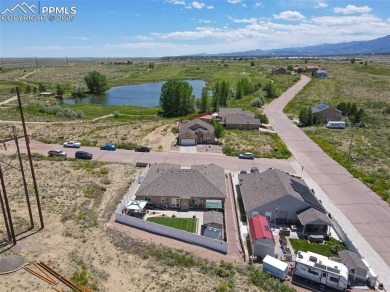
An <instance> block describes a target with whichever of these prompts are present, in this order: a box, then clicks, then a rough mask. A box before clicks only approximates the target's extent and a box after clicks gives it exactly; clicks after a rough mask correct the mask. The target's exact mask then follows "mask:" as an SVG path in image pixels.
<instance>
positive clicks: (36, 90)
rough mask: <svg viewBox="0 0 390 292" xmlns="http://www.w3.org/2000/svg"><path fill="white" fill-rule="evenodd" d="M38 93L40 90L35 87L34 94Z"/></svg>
mask: <svg viewBox="0 0 390 292" xmlns="http://www.w3.org/2000/svg"><path fill="white" fill-rule="evenodd" d="M37 92H38V88H36V87H35V86H34V87H33V93H34V94H36V93H37Z"/></svg>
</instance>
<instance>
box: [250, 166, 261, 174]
mask: <svg viewBox="0 0 390 292" xmlns="http://www.w3.org/2000/svg"><path fill="white" fill-rule="evenodd" d="M251 173H260V171H259V169H258V168H257V167H256V166H253V167H251Z"/></svg>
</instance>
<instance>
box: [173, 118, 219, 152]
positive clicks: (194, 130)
mask: <svg viewBox="0 0 390 292" xmlns="http://www.w3.org/2000/svg"><path fill="white" fill-rule="evenodd" d="M179 128H180V129H179V135H178V137H177V143H178V144H179V145H181V146H195V145H197V144H213V143H215V134H214V127H213V126H212V125H211V124H209V123H207V122H205V121H202V120H201V119H193V120H191V121H186V122H182V123H181V124H180V127H179Z"/></svg>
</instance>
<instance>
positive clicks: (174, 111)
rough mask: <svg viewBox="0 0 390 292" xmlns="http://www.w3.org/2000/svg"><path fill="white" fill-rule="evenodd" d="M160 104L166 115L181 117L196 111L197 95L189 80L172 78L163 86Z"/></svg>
mask: <svg viewBox="0 0 390 292" xmlns="http://www.w3.org/2000/svg"><path fill="white" fill-rule="evenodd" d="M160 106H161V109H162V111H163V116H165V117H180V116H184V115H188V114H190V113H193V112H194V111H195V97H194V96H193V95H192V86H190V85H189V84H188V82H184V81H177V80H170V81H167V82H165V83H164V85H163V86H162V87H161V94H160Z"/></svg>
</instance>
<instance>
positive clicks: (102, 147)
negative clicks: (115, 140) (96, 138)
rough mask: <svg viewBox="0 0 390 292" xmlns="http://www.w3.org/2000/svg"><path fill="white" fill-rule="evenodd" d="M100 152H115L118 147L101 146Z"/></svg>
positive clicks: (112, 145)
mask: <svg viewBox="0 0 390 292" xmlns="http://www.w3.org/2000/svg"><path fill="white" fill-rule="evenodd" d="M100 150H109V151H115V150H116V146H115V145H114V144H106V145H103V146H100Z"/></svg>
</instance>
